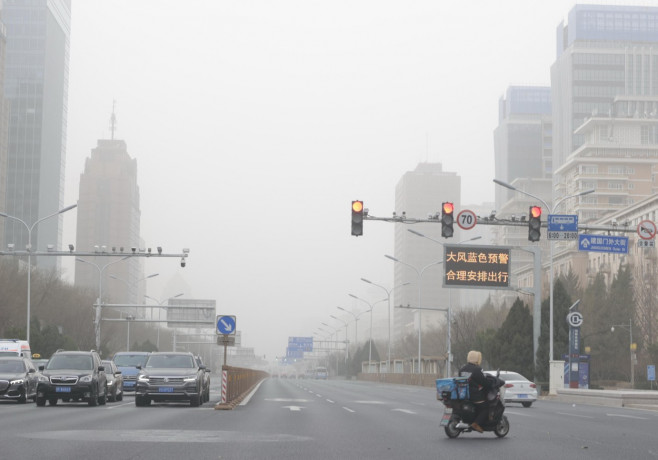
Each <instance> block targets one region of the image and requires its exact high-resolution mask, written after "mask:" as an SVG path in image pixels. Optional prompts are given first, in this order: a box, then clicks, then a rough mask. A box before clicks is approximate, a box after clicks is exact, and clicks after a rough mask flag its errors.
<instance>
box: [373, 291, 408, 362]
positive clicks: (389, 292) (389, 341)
mask: <svg viewBox="0 0 658 460" xmlns="http://www.w3.org/2000/svg"><path fill="white" fill-rule="evenodd" d="M361 281H363V282H364V283H368V284H372V285H373V286H377V287H378V288H381V289H383V290H384V292H386V300H387V301H388V357H387V359H386V371H387V372H389V373H390V372H391V292H393V291H394V290H395V289H397V288H399V287H401V286H407V285H408V284H411V283H402V284H400V285H398V286H394V287H392V288H391V289H386V288H385V287H384V286H381V285H379V284H377V283H373V282H372V281H370V280H367V279H365V278H361Z"/></svg>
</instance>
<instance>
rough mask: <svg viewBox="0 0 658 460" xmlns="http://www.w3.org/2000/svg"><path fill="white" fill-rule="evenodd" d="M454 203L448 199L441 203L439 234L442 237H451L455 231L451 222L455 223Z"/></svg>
mask: <svg viewBox="0 0 658 460" xmlns="http://www.w3.org/2000/svg"><path fill="white" fill-rule="evenodd" d="M454 213H455V205H454V204H452V203H450V202H449V201H445V202H444V203H443V204H442V205H441V236H442V237H444V238H452V235H453V234H454V233H455V231H454V229H453V224H454V223H455V215H454Z"/></svg>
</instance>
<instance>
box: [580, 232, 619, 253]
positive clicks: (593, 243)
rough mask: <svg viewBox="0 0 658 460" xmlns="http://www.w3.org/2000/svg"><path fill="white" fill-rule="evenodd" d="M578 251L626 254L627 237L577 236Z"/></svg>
mask: <svg viewBox="0 0 658 460" xmlns="http://www.w3.org/2000/svg"><path fill="white" fill-rule="evenodd" d="M578 250H579V251H592V252H610V253H614V254H628V237H627V236H612V235H578Z"/></svg>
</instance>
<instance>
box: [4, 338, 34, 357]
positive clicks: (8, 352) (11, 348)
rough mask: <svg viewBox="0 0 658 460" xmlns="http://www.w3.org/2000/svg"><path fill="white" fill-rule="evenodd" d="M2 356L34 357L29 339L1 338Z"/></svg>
mask: <svg viewBox="0 0 658 460" xmlns="http://www.w3.org/2000/svg"><path fill="white" fill-rule="evenodd" d="M0 356H22V357H23V358H29V359H31V358H32V350H30V344H29V343H27V340H18V339H0Z"/></svg>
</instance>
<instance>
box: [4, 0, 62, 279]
mask: <svg viewBox="0 0 658 460" xmlns="http://www.w3.org/2000/svg"><path fill="white" fill-rule="evenodd" d="M2 20H3V22H4V25H5V26H6V30H7V53H6V60H5V65H4V71H5V81H4V95H5V98H6V100H7V102H8V103H9V107H10V109H9V133H8V140H9V142H8V152H7V185H6V209H5V212H6V213H7V214H8V215H11V216H14V217H17V218H19V219H21V220H22V221H24V222H25V223H26V225H28V226H29V225H32V224H34V223H35V222H36V221H37V220H39V219H40V218H43V217H45V216H48V215H50V214H53V213H56V212H57V211H58V210H60V209H62V208H63V198H64V164H65V157H66V123H67V119H66V117H67V105H68V78H69V76H68V74H69V34H70V21H71V2H70V0H29V1H27V0H4V1H3V3H2ZM3 224H4V225H5V237H4V242H5V244H6V243H13V244H15V246H16V248H17V249H18V248H25V247H26V245H27V244H28V243H31V244H32V247H33V249H35V250H45V248H46V247H47V245H48V244H52V245H56V247H58V248H59V247H61V239H62V216H59V217H54V218H52V219H47V220H44V221H43V222H41V223H40V224H39V225H38V226H36V227H35V228H34V230H33V231H32V241H31V242H28V241H27V231H26V229H25V226H24V225H23V224H21V223H20V222H19V221H16V220H14V219H5V222H3ZM33 260H34V259H33ZM58 265H59V258H58V257H43V258H40V260H39V266H40V267H42V268H48V267H56V266H58Z"/></svg>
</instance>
